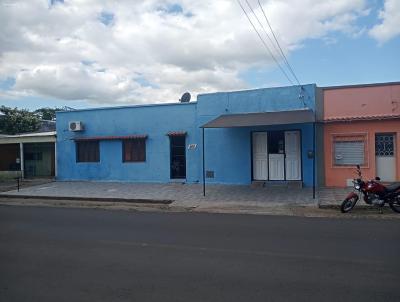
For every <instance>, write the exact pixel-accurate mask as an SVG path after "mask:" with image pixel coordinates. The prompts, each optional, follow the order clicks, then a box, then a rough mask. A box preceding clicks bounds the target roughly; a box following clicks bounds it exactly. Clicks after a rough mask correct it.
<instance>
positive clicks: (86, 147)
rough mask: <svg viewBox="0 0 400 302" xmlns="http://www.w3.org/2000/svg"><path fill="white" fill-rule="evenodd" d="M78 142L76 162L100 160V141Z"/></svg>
mask: <svg viewBox="0 0 400 302" xmlns="http://www.w3.org/2000/svg"><path fill="white" fill-rule="evenodd" d="M75 144H76V162H78V163H82V162H99V161H100V148H99V141H97V140H96V141H78V142H76V143H75Z"/></svg>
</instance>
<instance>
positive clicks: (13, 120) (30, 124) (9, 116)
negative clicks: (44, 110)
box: [0, 106, 40, 134]
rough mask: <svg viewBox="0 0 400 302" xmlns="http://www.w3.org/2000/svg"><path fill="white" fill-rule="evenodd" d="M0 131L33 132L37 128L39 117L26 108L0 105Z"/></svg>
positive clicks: (13, 132) (7, 132)
mask: <svg viewBox="0 0 400 302" xmlns="http://www.w3.org/2000/svg"><path fill="white" fill-rule="evenodd" d="M0 112H2V113H3V114H4V115H1V116H0V133H2V134H18V133H24V132H33V131H35V130H37V129H38V128H39V125H40V119H39V118H38V117H37V116H36V114H34V113H33V112H30V111H28V110H26V109H18V108H10V107H6V106H1V107H0Z"/></svg>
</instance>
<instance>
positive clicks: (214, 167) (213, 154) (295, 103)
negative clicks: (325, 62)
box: [197, 84, 316, 186]
mask: <svg viewBox="0 0 400 302" xmlns="http://www.w3.org/2000/svg"><path fill="white" fill-rule="evenodd" d="M302 87H303V88H301V87H299V86H290V87H277V88H264V89H256V90H247V91H237V92H222V93H212V94H204V95H199V96H198V98H197V100H198V104H197V115H198V117H197V120H198V123H199V124H198V125H199V127H200V126H201V125H204V124H205V123H207V122H208V121H211V120H212V119H214V118H216V117H218V116H220V115H222V114H235V113H253V112H271V111H285V110H295V109H304V108H309V109H313V110H315V89H316V85H314V84H311V85H304V86H302ZM272 130H300V131H301V136H302V165H303V182H304V184H305V185H306V186H312V185H313V173H312V167H313V160H312V159H310V158H307V152H308V151H309V150H312V147H313V124H291V125H279V126H269V127H245V128H230V129H205V138H206V139H205V148H206V151H205V157H206V161H205V162H206V170H211V171H214V176H215V177H214V178H210V179H207V182H209V183H228V184H250V183H251V180H252V175H251V166H252V161H251V132H252V131H272ZM201 179H202V178H201Z"/></svg>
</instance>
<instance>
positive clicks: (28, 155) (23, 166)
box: [0, 131, 57, 178]
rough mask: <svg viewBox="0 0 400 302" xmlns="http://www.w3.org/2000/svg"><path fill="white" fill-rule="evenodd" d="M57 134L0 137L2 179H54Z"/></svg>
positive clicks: (50, 132) (0, 175)
mask: <svg viewBox="0 0 400 302" xmlns="http://www.w3.org/2000/svg"><path fill="white" fill-rule="evenodd" d="M55 142H56V132H55V131H47V132H38V133H24V134H17V135H1V136H0V154H1V156H0V177H1V178H9V177H22V178H31V177H46V178H47V177H54V176H55V174H56V170H57V167H56V162H55V157H56V150H55Z"/></svg>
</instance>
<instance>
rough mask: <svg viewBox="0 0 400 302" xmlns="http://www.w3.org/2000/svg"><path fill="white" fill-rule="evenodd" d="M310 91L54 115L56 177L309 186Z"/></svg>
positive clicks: (312, 176)
mask: <svg viewBox="0 0 400 302" xmlns="http://www.w3.org/2000/svg"><path fill="white" fill-rule="evenodd" d="M315 91H316V86H315V85H314V84H311V85H303V86H291V87H278V88H267V89H256V90H248V91H237V92H225V93H211V94H203V95H199V96H198V98H197V101H196V102H190V103H174V104H158V105H142V106H130V107H114V108H98V109H86V110H75V111H67V112H58V113H57V150H58V153H57V163H58V176H57V178H58V179H60V180H100V181H132V182H157V183H168V182H174V181H179V182H187V183H199V182H202V181H203V180H205V179H206V181H207V183H218V184H246V185H247V184H251V183H252V182H253V181H258V182H276V181H280V182H288V181H293V182H298V183H300V184H302V185H305V186H313V184H314V183H315V180H316V178H317V175H316V173H317V172H318V168H317V167H316V160H315V149H316V145H315V136H316V129H315V117H316V114H317V112H316V93H315ZM71 122H76V123H79V125H82V126H83V130H81V131H73V130H74V129H71ZM203 142H204V144H203Z"/></svg>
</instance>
